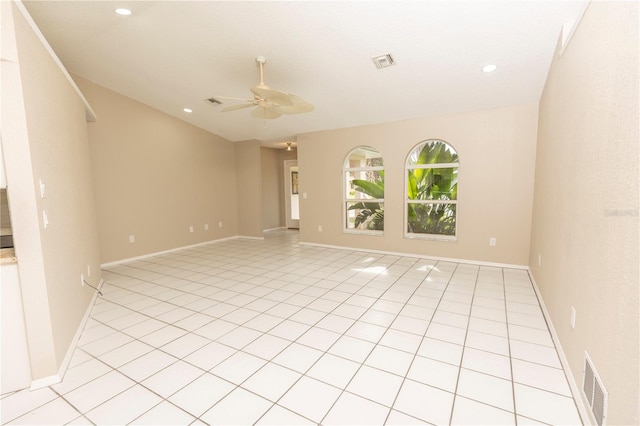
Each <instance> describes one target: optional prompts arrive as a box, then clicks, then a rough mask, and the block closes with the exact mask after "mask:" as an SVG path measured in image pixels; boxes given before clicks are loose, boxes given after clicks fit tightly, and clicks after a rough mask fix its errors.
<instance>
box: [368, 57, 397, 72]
mask: <svg viewBox="0 0 640 426" xmlns="http://www.w3.org/2000/svg"><path fill="white" fill-rule="evenodd" d="M371 60H372V61H373V63H374V64H375V65H376V68H387V67H390V66H391V65H395V64H396V61H395V59H393V56H391V53H387V54H386V55H382V56H376V57H375V58H371Z"/></svg>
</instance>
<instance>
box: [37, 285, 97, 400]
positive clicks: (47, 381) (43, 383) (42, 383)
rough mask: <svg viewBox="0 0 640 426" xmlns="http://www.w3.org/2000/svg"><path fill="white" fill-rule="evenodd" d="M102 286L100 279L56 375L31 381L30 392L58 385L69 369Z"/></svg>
mask: <svg viewBox="0 0 640 426" xmlns="http://www.w3.org/2000/svg"><path fill="white" fill-rule="evenodd" d="M103 285H104V280H103V279H102V278H101V279H100V282H99V283H98V285H97V286H96V288H97V290H96V291H94V293H93V296H92V297H91V301H90V302H89V304H88V305H87V310H86V311H85V313H84V316H83V317H82V321H80V325H79V326H78V329H77V330H76V334H75V335H74V336H73V339H72V340H71V343H70V344H69V349H67V353H66V355H65V357H64V359H63V360H62V363H61V364H60V368H58V374H54V375H53V376H48V377H43V378H41V379H37V380H33V381H32V382H31V386H30V387H29V389H30V390H36V389H40V388H44V387H47V386H51V385H55V384H57V383H60V382H61V381H62V379H63V378H64V375H65V373H66V372H67V368H69V363H71V358H72V357H73V353H74V351H75V350H76V346H77V345H78V341H79V340H80V336H82V332H83V331H84V326H85V325H86V324H87V321H88V320H89V316H90V315H91V310H92V309H93V305H94V304H95V303H96V298H97V297H98V291H100V289H101V288H102V286H103Z"/></svg>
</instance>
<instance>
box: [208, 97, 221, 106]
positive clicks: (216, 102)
mask: <svg viewBox="0 0 640 426" xmlns="http://www.w3.org/2000/svg"><path fill="white" fill-rule="evenodd" d="M204 101H205V102H207V103H210V104H211V105H222V101H219V100H217V99H216V98H208V99H205V100H204Z"/></svg>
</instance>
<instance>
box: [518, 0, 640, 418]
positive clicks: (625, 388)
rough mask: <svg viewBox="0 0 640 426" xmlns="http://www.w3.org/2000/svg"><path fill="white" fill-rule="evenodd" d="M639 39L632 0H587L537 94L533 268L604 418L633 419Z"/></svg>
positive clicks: (578, 374) (577, 371)
mask: <svg viewBox="0 0 640 426" xmlns="http://www.w3.org/2000/svg"><path fill="white" fill-rule="evenodd" d="M638 40H639V37H638V3H636V2H626V3H622V2H611V3H609V2H592V3H591V4H590V6H589V7H588V9H587V11H586V14H585V16H584V18H583V20H582V22H581V24H580V26H579V27H578V29H577V31H576V33H575V35H574V37H573V39H572V40H571V43H570V44H569V46H568V48H567V50H566V51H565V52H564V55H563V56H562V57H558V54H556V56H555V58H554V60H553V64H552V66H551V70H550V72H549V76H548V78H547V82H546V86H545V89H544V93H543V96H542V99H541V102H540V124H539V131H538V133H539V141H538V150H537V163H536V181H535V201H534V210H533V226H532V234H531V235H532V236H531V255H530V265H531V269H532V272H533V274H534V277H535V279H536V282H537V285H538V287H539V288H540V291H541V293H542V296H543V299H544V303H545V305H546V307H547V309H548V311H549V313H550V315H551V319H552V321H553V324H554V327H555V329H556V332H557V334H558V336H559V339H560V341H561V344H562V347H563V349H564V352H565V354H566V356H567V359H568V361H569V364H570V365H571V371H572V373H573V376H574V377H575V379H576V382H577V384H578V386H579V387H581V386H582V369H583V365H584V352H585V351H587V352H588V353H589V356H590V358H591V359H592V360H593V362H594V364H595V368H596V369H597V371H598V373H599V374H600V376H601V378H602V380H603V382H604V386H605V387H606V388H607V390H608V391H609V417H608V419H607V424H611V425H622V424H629V425H630V424H639V423H640V419H639V418H638V406H639V401H640V395H639V393H638V383H639V381H640V377H639V375H638V359H639V353H638V349H639V346H640V344H639V341H638V336H639V334H640V330H639V328H638V321H639V318H640V312H639V310H638V306H639V304H640V300H639V298H638V295H639V284H638V280H639V269H638V261H639V253H638V236H639V235H640V231H639V228H638V208H639V205H638V191H639V188H638V156H639V150H638V145H639V140H640V138H639V134H638V125H639V123H638V117H639V114H640V112H639V110H638V102H639V101H638V90H639V88H638V81H639V78H640V76H639V69H638V59H639V58H638ZM538 255H540V256H541V266H538ZM572 306H573V307H575V309H576V313H577V315H576V327H575V329H572V328H571V327H570V325H569V318H570V310H571V307H572Z"/></svg>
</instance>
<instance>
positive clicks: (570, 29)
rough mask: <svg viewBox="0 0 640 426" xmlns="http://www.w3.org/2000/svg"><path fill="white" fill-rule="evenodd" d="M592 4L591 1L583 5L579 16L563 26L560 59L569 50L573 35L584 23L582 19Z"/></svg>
mask: <svg viewBox="0 0 640 426" xmlns="http://www.w3.org/2000/svg"><path fill="white" fill-rule="evenodd" d="M590 4H591V1H584V2H583V3H582V5H581V6H582V7H581V8H580V10H579V11H578V14H577V15H576V16H575V18H573V20H571V21H567V22H565V23H564V24H562V29H561V31H560V52H559V56H560V57H562V55H563V54H564V51H565V50H567V46H569V43H570V42H571V39H572V38H573V35H574V34H575V32H576V29H578V26H579V25H580V22H581V21H582V17H583V16H584V13H585V12H586V11H587V8H588V7H589V5H590Z"/></svg>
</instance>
